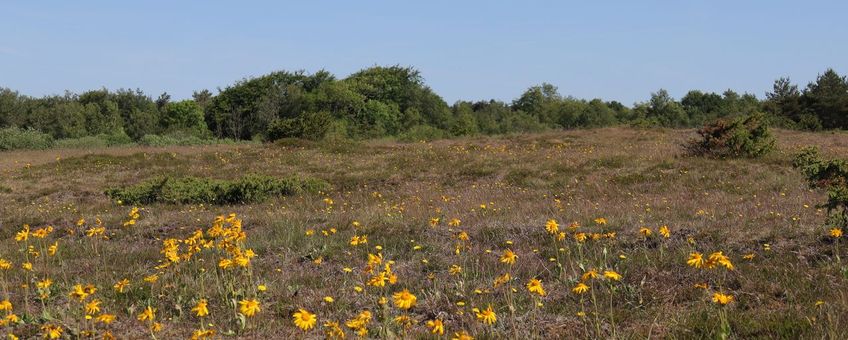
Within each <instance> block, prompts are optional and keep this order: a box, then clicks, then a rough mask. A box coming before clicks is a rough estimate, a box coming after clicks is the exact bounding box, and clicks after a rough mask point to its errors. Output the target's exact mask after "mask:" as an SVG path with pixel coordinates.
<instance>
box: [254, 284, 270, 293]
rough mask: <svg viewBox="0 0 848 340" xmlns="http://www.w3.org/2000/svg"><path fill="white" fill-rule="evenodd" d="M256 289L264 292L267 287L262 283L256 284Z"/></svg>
mask: <svg viewBox="0 0 848 340" xmlns="http://www.w3.org/2000/svg"><path fill="white" fill-rule="evenodd" d="M256 290H258V291H260V292H264V291H266V290H268V287H267V286H265V285H263V284H260V285H258V286H256Z"/></svg>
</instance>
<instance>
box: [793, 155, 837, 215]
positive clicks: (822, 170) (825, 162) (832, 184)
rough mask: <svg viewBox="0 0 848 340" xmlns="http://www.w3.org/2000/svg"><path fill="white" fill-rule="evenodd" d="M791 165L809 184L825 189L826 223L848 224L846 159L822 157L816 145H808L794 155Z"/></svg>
mask: <svg viewBox="0 0 848 340" xmlns="http://www.w3.org/2000/svg"><path fill="white" fill-rule="evenodd" d="M793 165H794V166H795V167H796V168H798V169H800V170H801V172H802V173H803V174H804V176H806V177H807V180H808V181H809V182H810V186H811V187H813V188H820V189H825V190H827V203H825V204H823V205H822V207H824V208H827V212H828V219H827V223H828V224H829V225H831V226H834V227H841V226H845V225H846V224H848V160H844V159H824V158H822V156H821V154H820V153H819V149H818V148H816V147H808V148H805V149H803V150H802V151H801V153H800V154H798V155H797V156H795V159H794V161H793Z"/></svg>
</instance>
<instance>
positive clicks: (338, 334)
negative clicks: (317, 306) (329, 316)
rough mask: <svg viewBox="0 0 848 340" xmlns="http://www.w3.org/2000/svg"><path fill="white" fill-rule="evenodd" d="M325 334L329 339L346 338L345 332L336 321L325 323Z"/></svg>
mask: <svg viewBox="0 0 848 340" xmlns="http://www.w3.org/2000/svg"><path fill="white" fill-rule="evenodd" d="M324 333H325V334H326V335H327V339H344V338H345V333H344V330H342V327H341V326H339V323H338V322H335V321H327V322H324Z"/></svg>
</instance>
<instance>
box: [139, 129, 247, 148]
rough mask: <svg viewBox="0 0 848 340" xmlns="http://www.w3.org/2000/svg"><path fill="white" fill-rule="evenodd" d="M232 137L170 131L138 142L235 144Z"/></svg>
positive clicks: (157, 143)
mask: <svg viewBox="0 0 848 340" xmlns="http://www.w3.org/2000/svg"><path fill="white" fill-rule="evenodd" d="M242 142H243V143H248V141H239V142H238V143H242ZM235 143H237V142H236V141H235V140H232V139H215V138H202V137H198V136H196V135H193V134H187V133H178V132H177V133H170V134H167V135H144V137H141V140H139V141H138V144H140V145H144V146H171V145H182V146H191V145H211V144H235Z"/></svg>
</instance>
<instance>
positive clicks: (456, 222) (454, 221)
mask: <svg viewBox="0 0 848 340" xmlns="http://www.w3.org/2000/svg"><path fill="white" fill-rule="evenodd" d="M460 224H462V221H460V220H459V219H458V218H453V219H451V220H450V222H448V226H451V227H459V225H460Z"/></svg>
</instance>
